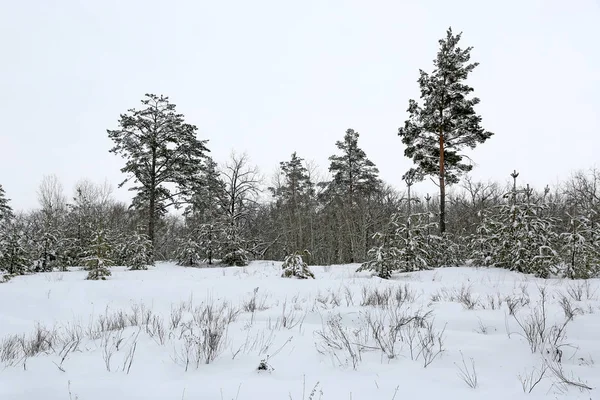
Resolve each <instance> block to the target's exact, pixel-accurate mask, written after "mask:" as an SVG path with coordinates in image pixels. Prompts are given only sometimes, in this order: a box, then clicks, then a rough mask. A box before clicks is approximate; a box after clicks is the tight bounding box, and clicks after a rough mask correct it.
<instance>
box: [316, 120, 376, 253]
mask: <svg viewBox="0 0 600 400" xmlns="http://www.w3.org/2000/svg"><path fill="white" fill-rule="evenodd" d="M358 138H359V134H358V132H355V131H354V130H353V129H348V130H347V131H346V134H345V135H344V140H343V141H338V142H336V146H337V148H338V149H339V150H340V152H341V154H340V155H333V156H331V157H329V160H330V165H329V172H330V173H331V174H332V177H333V179H332V180H331V182H326V183H323V184H322V186H325V190H324V191H323V193H322V194H321V200H322V201H323V202H324V204H325V207H326V210H327V211H326V212H327V213H329V214H330V215H328V216H327V217H328V219H329V218H331V219H332V220H333V221H331V222H328V223H329V224H331V223H333V224H335V225H336V226H335V230H336V231H337V233H336V236H337V238H336V239H337V240H336V243H335V244H334V246H335V252H336V253H337V257H336V258H337V260H335V261H334V262H355V261H363V260H365V259H366V256H367V251H368V249H369V248H370V246H371V240H372V236H373V233H375V232H374V231H373V230H372V229H373V220H372V213H371V212H370V211H371V208H372V206H373V202H374V200H375V199H376V197H377V196H378V194H380V193H381V192H382V191H383V184H382V182H381V180H380V179H379V171H378V169H377V167H376V166H375V164H374V163H373V162H372V161H371V160H369V159H368V158H367V155H366V153H365V152H364V151H363V150H362V149H361V148H360V147H359V146H358Z"/></svg>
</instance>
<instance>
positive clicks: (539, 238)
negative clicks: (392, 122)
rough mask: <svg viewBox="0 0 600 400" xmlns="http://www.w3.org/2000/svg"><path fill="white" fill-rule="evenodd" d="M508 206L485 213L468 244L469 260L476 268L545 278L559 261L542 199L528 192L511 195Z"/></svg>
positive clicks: (553, 227) (555, 237)
mask: <svg viewBox="0 0 600 400" xmlns="http://www.w3.org/2000/svg"><path fill="white" fill-rule="evenodd" d="M513 196H514V197H513V200H512V201H511V203H505V204H501V205H499V206H496V207H494V208H491V209H489V210H488V211H487V212H486V213H485V214H484V218H483V221H482V223H481V225H480V226H479V227H478V229H477V235H475V236H474V237H473V240H472V242H471V249H472V258H473V260H474V261H475V262H477V263H481V264H480V265H490V266H496V267H501V268H507V269H510V270H513V271H518V272H522V273H525V274H535V275H536V276H538V277H541V278H547V277H549V276H551V275H553V274H555V273H556V272H557V271H558V266H559V265H560V264H561V259H560V257H559V255H558V252H557V251H556V250H555V248H556V247H557V243H558V240H559V238H558V235H557V233H556V231H555V230H556V224H557V221H556V219H555V218H553V217H551V216H549V212H548V205H547V204H545V203H544V201H543V198H541V197H539V196H535V195H534V193H533V191H532V190H530V189H528V190H527V191H525V192H524V194H522V193H519V194H518V195H517V194H516V193H515V194H513Z"/></svg>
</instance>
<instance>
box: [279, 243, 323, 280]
mask: <svg viewBox="0 0 600 400" xmlns="http://www.w3.org/2000/svg"><path fill="white" fill-rule="evenodd" d="M308 255H310V253H309V252H308V251H307V250H304V251H303V252H300V251H296V252H295V253H293V254H290V255H288V256H287V257H286V258H285V260H284V261H283V265H282V266H281V268H282V269H283V273H282V274H281V276H282V277H283V278H298V279H309V278H310V279H315V275H314V274H313V272H312V271H311V270H310V268H308V264H306V262H305V261H304V258H303V257H306V256H308Z"/></svg>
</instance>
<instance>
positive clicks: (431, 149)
mask: <svg viewBox="0 0 600 400" xmlns="http://www.w3.org/2000/svg"><path fill="white" fill-rule="evenodd" d="M461 35H462V34H458V35H454V34H453V33H452V29H451V28H450V29H448V31H447V34H446V38H445V39H442V40H440V41H439V43H440V50H439V52H438V54H437V58H436V59H435V60H434V61H433V64H434V70H433V72H432V73H431V74H428V73H426V72H424V71H423V70H421V71H420V77H419V79H418V82H419V86H420V88H421V100H422V105H420V104H418V103H417V102H416V101H415V100H412V99H411V100H409V107H408V113H409V118H408V120H406V121H405V123H404V127H402V128H400V129H399V130H398V135H399V136H400V137H401V138H402V143H403V144H405V145H406V149H405V151H404V155H405V156H406V157H408V158H411V159H412V160H413V162H414V163H415V164H416V167H417V169H418V170H419V172H421V173H422V174H423V175H430V176H437V177H438V179H439V188H440V215H439V218H440V222H439V229H440V233H444V232H445V231H446V219H445V218H446V185H449V184H453V183H457V182H458V181H459V176H460V175H461V174H463V173H466V172H469V171H470V170H471V169H472V168H473V166H472V165H471V164H468V163H465V162H464V161H463V158H464V155H463V154H461V153H460V152H461V150H463V149H464V148H465V147H466V148H470V149H473V148H475V146H476V145H477V144H479V143H483V142H485V141H486V140H487V139H489V138H490V137H491V136H492V135H493V134H492V133H491V132H487V131H485V130H484V129H483V128H482V127H481V125H480V124H481V117H480V116H478V115H477V114H476V113H475V109H474V106H475V105H477V104H478V103H479V99H478V98H477V97H473V98H469V95H470V93H471V92H473V88H471V87H470V86H468V85H467V84H465V82H464V81H465V80H466V79H467V77H468V75H469V73H471V72H472V71H473V69H475V67H477V65H478V63H469V61H470V58H471V50H472V47H468V48H466V49H462V48H460V47H458V43H459V41H460V39H461Z"/></svg>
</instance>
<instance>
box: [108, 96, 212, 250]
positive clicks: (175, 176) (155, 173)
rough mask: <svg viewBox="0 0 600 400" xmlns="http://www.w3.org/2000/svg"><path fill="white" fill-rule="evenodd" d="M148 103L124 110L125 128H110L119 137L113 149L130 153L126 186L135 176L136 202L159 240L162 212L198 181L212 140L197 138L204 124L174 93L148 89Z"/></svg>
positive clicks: (151, 234) (121, 125)
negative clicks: (194, 120) (178, 105)
mask: <svg viewBox="0 0 600 400" xmlns="http://www.w3.org/2000/svg"><path fill="white" fill-rule="evenodd" d="M142 105H143V106H144V108H143V109H142V110H135V109H131V110H129V111H128V114H122V115H121V116H120V120H119V129H117V130H108V131H107V132H108V136H109V138H110V139H111V140H113V142H114V143H115V146H114V147H113V148H112V149H111V150H110V152H111V153H114V154H117V155H121V156H122V157H124V158H126V163H125V167H123V168H122V169H121V171H122V172H123V173H125V174H127V178H126V179H125V180H124V181H123V182H122V183H121V186H122V185H124V184H125V183H127V182H129V181H134V182H135V184H136V186H134V187H133V188H131V190H133V191H135V192H136V196H135V198H134V205H136V206H137V207H138V208H141V209H144V210H145V212H146V214H147V226H148V238H149V239H150V241H151V242H152V243H153V245H154V238H155V227H156V220H157V218H158V217H159V216H160V215H161V214H162V213H164V212H165V210H166V209H167V208H168V207H169V206H170V205H178V204H179V203H180V200H181V198H182V197H183V196H190V194H191V191H192V189H193V188H194V187H197V186H198V184H199V181H200V180H201V177H202V168H203V165H204V164H203V161H204V158H205V153H206V152H207V151H208V150H207V148H206V146H205V144H206V141H201V140H198V139H197V138H196V134H197V130H198V128H197V127H196V126H194V125H190V124H187V123H185V122H184V117H183V115H182V114H178V113H177V112H176V111H175V105H174V104H172V103H170V102H169V98H168V97H165V96H156V95H154V94H147V95H146V97H145V99H144V100H142ZM167 185H173V186H175V187H176V190H175V191H172V190H171V189H170V188H169V187H167Z"/></svg>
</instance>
